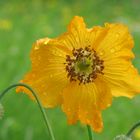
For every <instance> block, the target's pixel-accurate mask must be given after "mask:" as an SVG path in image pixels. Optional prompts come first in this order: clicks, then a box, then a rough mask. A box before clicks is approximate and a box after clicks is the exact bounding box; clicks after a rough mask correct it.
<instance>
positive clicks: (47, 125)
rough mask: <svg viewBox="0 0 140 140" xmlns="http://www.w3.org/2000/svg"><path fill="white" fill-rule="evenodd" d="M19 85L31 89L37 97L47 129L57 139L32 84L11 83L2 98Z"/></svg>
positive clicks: (0, 97)
mask: <svg viewBox="0 0 140 140" xmlns="http://www.w3.org/2000/svg"><path fill="white" fill-rule="evenodd" d="M18 86H22V87H25V88H27V89H28V90H30V91H31V92H32V94H33V96H34V97H35V99H36V101H37V103H38V106H39V109H40V111H41V113H42V115H43V119H44V121H45V124H46V127H47V129H48V131H49V134H50V137H51V139H52V140H55V137H54V134H53V131H52V128H51V125H50V123H49V120H48V117H47V115H46V113H45V110H44V108H43V106H42V104H41V102H40V100H39V98H38V96H37V94H36V93H35V91H34V90H33V89H32V88H31V87H30V86H28V85H26V84H22V83H19V84H14V85H11V86H9V87H8V88H6V89H5V90H4V91H3V92H2V93H1V94H0V100H1V99H2V97H4V95H5V94H6V93H7V92H8V91H9V90H10V89H12V88H15V87H18Z"/></svg>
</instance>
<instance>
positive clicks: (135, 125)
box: [126, 121, 140, 137]
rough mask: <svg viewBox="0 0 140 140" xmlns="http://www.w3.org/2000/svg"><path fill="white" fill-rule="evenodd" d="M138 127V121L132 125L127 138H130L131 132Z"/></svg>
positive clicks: (139, 123) (139, 124)
mask: <svg viewBox="0 0 140 140" xmlns="http://www.w3.org/2000/svg"><path fill="white" fill-rule="evenodd" d="M139 126H140V121H139V122H137V123H136V124H134V125H133V126H132V128H131V129H130V130H129V131H128V132H127V134H126V135H127V136H128V137H131V134H132V133H133V131H134V130H135V129H136V128H137V127H139Z"/></svg>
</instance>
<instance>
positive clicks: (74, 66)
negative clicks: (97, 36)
mask: <svg viewBox="0 0 140 140" xmlns="http://www.w3.org/2000/svg"><path fill="white" fill-rule="evenodd" d="M103 63H104V61H103V60H101V59H100V58H99V57H98V56H97V53H96V51H95V50H93V49H90V46H88V47H85V48H79V49H75V48H74V49H73V50H72V56H70V55H66V63H64V64H65V65H66V71H67V73H68V74H67V77H68V78H69V79H70V81H79V84H81V83H83V84H86V83H90V82H94V80H95V79H96V78H97V75H98V74H104V73H103V69H104V65H103Z"/></svg>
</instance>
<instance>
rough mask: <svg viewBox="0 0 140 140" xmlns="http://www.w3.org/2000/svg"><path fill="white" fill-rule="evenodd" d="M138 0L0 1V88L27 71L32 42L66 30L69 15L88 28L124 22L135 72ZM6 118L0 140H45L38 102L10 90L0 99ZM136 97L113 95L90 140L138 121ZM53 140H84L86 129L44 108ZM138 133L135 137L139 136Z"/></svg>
mask: <svg viewBox="0 0 140 140" xmlns="http://www.w3.org/2000/svg"><path fill="white" fill-rule="evenodd" d="M139 5H140V1H139V0H108V1H107V0H98V1H96V0H89V1H85V2H83V3H82V2H81V1H80V0H77V1H75V0H61V1H57V0H30V1H28V0H25V1H22V0H11V1H6V0H1V1H0V91H2V90H3V89H5V88H6V87H7V86H9V85H11V84H13V83H17V82H18V81H19V80H20V79H21V78H22V77H23V75H24V74H25V73H26V72H27V71H28V70H29V69H30V61H29V52H30V49H31V46H32V44H33V42H34V41H35V40H37V39H39V38H43V37H46V36H48V37H56V36H58V35H59V34H61V33H63V32H64V31H66V27H67V25H68V23H69V21H70V20H71V19H72V17H73V16H74V15H80V16H83V17H84V18H85V21H86V23H87V24H88V27H92V26H93V25H103V24H104V22H122V23H124V24H126V25H128V26H129V29H130V31H131V32H132V34H133V37H134V40H135V48H134V52H135V54H136V59H135V60H134V65H135V66H136V67H137V68H138V69H139V70H140V63H139V59H140V47H139V44H140V41H139V38H140V23H139V22H138V21H140V14H139V11H140V6H139ZM2 104H3V106H4V108H5V116H4V118H3V120H0V140H9V139H10V140H45V139H49V136H48V133H47V134H46V130H45V125H44V122H43V120H42V116H41V113H40V111H39V109H38V106H37V104H35V103H33V102H32V101H31V100H30V99H29V98H28V97H27V96H26V95H24V94H15V90H13V91H10V92H9V95H7V96H6V97H5V99H4V100H3V101H2ZM139 106H140V96H137V97H135V98H134V99H133V100H129V99H127V98H123V97H120V98H117V99H114V101H113V105H112V106H111V107H110V108H108V109H107V110H105V111H104V112H103V120H104V130H103V132H102V133H100V134H96V133H94V134H93V135H94V139H95V140H112V139H113V138H114V137H115V136H116V135H117V134H122V133H126V132H127V131H128V129H129V128H130V127H131V126H132V124H133V123H135V122H136V121H138V120H139V119H140V110H139ZM47 113H48V117H49V119H50V122H51V125H52V127H53V130H54V133H55V136H56V140H71V139H74V140H81V139H83V140H86V139H87V138H88V136H87V130H86V127H85V126H83V125H81V124H80V123H78V124H77V125H73V126H68V125H67V122H66V117H65V115H64V113H63V112H61V110H60V108H56V109H52V110H50V109H49V110H48V111H47ZM138 139H140V137H139V138H138V135H137V138H136V137H135V138H134V140H138Z"/></svg>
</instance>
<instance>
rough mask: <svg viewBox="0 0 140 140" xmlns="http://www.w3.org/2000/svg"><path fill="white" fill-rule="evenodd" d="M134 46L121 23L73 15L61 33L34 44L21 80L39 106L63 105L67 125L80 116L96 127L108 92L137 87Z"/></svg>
mask: <svg viewBox="0 0 140 140" xmlns="http://www.w3.org/2000/svg"><path fill="white" fill-rule="evenodd" d="M133 46H134V42H133V39H132V36H131V35H130V33H129V31H128V28H127V27H126V26H124V25H122V24H108V23H107V24H105V27H100V26H95V27H93V28H91V29H87V28H86V25H85V23H84V21H83V18H82V17H78V16H76V17H74V18H73V20H72V21H71V23H70V25H69V26H68V31H67V32H66V33H64V34H63V35H61V36H59V37H58V38H55V39H49V38H44V39H40V40H38V41H37V42H36V43H35V44H34V45H33V48H32V51H31V61H32V69H31V71H30V72H29V73H28V74H27V75H25V77H24V79H23V80H22V81H21V82H22V83H26V84H28V85H30V86H31V87H32V88H33V89H34V90H35V91H36V92H37V93H38V96H39V98H40V100H41V101H42V104H43V105H44V107H46V108H51V107H55V106H62V109H63V111H64V112H65V113H66V115H67V118H68V122H69V123H70V124H73V123H75V122H77V121H78V120H80V121H81V122H82V123H83V124H88V125H90V126H91V127H92V128H93V130H94V131H96V132H100V131H101V130H102V128H103V123H102V117H101V111H102V110H104V109H106V108H107V107H109V106H110V105H111V102H112V97H118V96H125V97H129V98H131V97H133V96H134V95H136V94H137V93H139V92H140V76H139V75H138V72H137V70H136V69H135V68H134V67H133V65H132V62H131V60H132V59H133V58H134V54H133V53H132V51H131V49H132V48H133ZM21 91H23V92H25V93H27V94H28V95H29V96H30V97H31V98H32V99H33V96H32V94H31V93H30V91H28V90H27V89H25V88H23V87H19V88H18V89H17V92H21Z"/></svg>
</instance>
